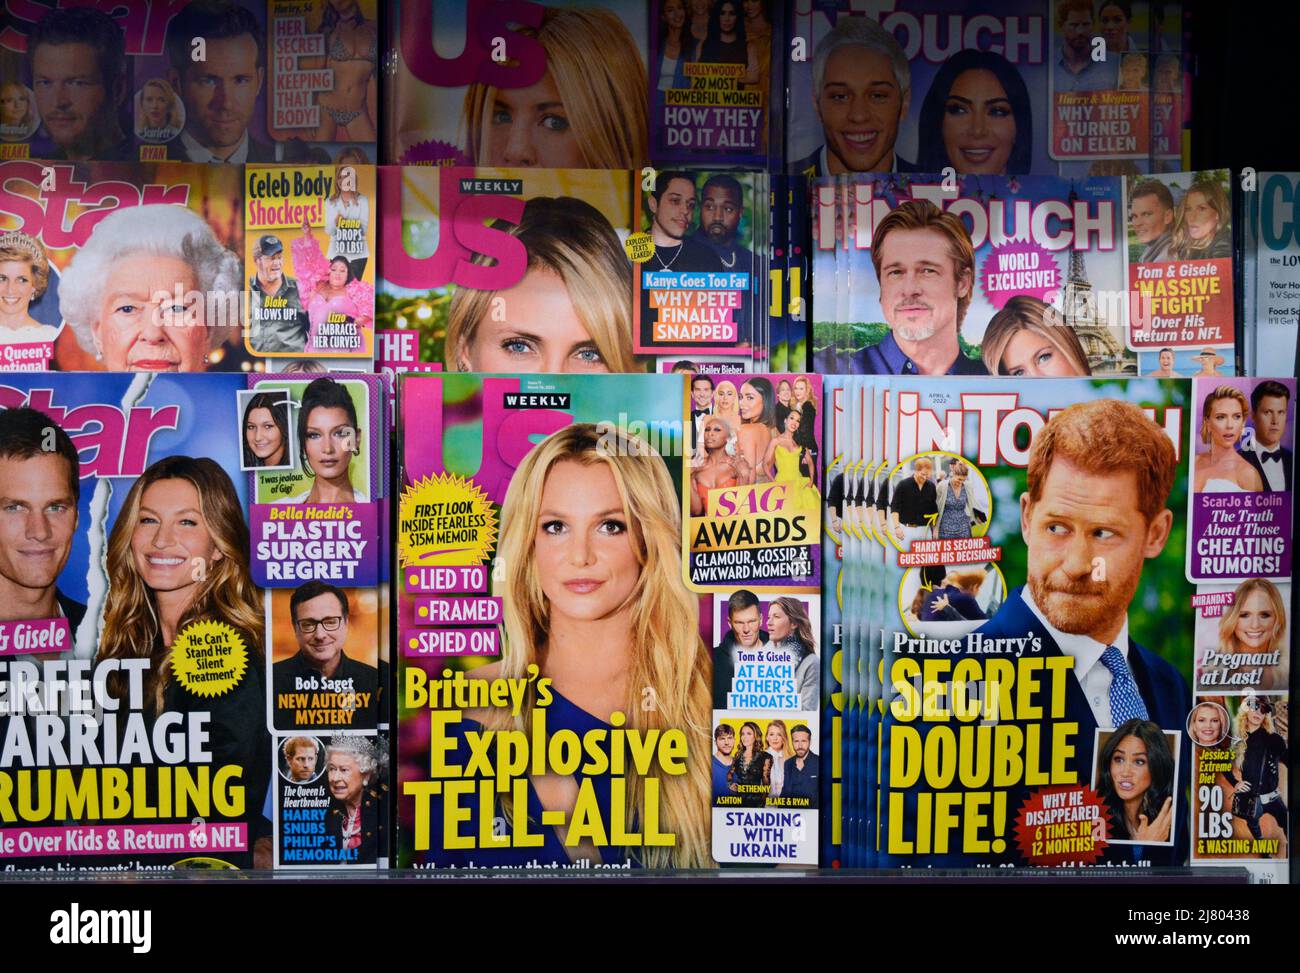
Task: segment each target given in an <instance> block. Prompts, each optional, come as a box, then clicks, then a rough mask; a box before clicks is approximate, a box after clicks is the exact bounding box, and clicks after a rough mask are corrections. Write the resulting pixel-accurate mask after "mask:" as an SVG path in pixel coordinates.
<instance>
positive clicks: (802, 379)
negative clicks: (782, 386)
mask: <svg viewBox="0 0 1300 973" xmlns="http://www.w3.org/2000/svg"><path fill="white" fill-rule="evenodd" d="M800 383H802V384H803V387H804V388H805V389H807V390H808V394H807V396H806V397H805V398H804V400H803V401H804V402H807V403H808V404H809V405H811V406H812V407H813V408H814V409H815V408H817V400H816V398H814V397H813V383H812V379H810V378H809V377H808V376H807V375H800V376H799V377H798V378H796V379H795V380H794V381H793V382H792V383H791V384H790V398H791V399H792V400H793V399H794V387H795V386H796V385H799V384H800ZM802 404H803V403H800V405H802Z"/></svg>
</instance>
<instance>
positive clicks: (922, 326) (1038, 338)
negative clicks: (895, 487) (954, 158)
mask: <svg viewBox="0 0 1300 973" xmlns="http://www.w3.org/2000/svg"><path fill="white" fill-rule="evenodd" d="M814 191H815V199H816V213H815V216H814V224H813V225H814V233H815V236H814V239H813V246H814V257H813V260H814V268H815V274H814V279H813V281H814V295H813V308H814V314H815V318H816V324H815V325H814V334H813V344H814V348H815V349H816V350H815V352H814V363H815V365H816V366H817V368H818V370H819V371H822V372H824V373H834V372H843V373H849V374H892V375H943V374H948V375H984V374H990V373H991V374H994V375H1009V376H1056V377H1062V376H1080V375H1089V374H1093V375H1103V374H1114V375H1119V374H1134V373H1135V371H1136V368H1137V361H1136V358H1137V356H1136V354H1135V353H1133V352H1131V351H1129V350H1128V349H1127V348H1126V347H1125V337H1126V335H1125V324H1126V322H1127V321H1128V316H1129V303H1130V294H1129V289H1128V286H1127V285H1126V282H1125V272H1124V256H1123V252H1122V245H1123V240H1122V231H1123V225H1124V224H1123V222H1122V220H1123V212H1124V211H1123V191H1122V186H1121V183H1120V180H1118V179H1112V178H1103V177H1093V178H1088V179H1077V180H1072V179H1060V178H1056V177H1047V176H1016V177H1010V178H1008V177H1002V176H961V177H952V176H944V175H941V174H937V173H936V174H933V175H923V174H917V175H893V176H866V175H854V176H846V177H842V178H831V179H822V180H819V181H818V182H817V184H816V186H815V190H814ZM845 278H847V279H848V281H849V282H850V286H849V287H843V286H840V285H841V283H842V282H843V281H844V279H845Z"/></svg>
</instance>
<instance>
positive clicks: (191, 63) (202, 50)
mask: <svg viewBox="0 0 1300 973" xmlns="http://www.w3.org/2000/svg"><path fill="white" fill-rule="evenodd" d="M378 7H379V4H378V3H377V2H376V0H179V2H177V0H135V2H132V3H129V4H128V3H123V4H89V5H88V4H69V3H62V2H56V0H16V2H14V3H10V4H6V5H5V12H6V13H7V14H8V16H7V17H6V19H5V22H4V29H3V30H2V31H0V103H2V104H3V106H4V107H3V110H2V111H0V158H5V159H50V160H55V159H58V160H68V161H87V160H99V161H104V162H109V161H119V162H126V161H139V162H162V161H171V162H202V163H209V162H226V163H232V164H238V165H242V164H244V163H265V162H282V163H285V164H289V165H294V164H303V163H324V164H330V163H336V162H337V163H345V162H350V163H353V164H356V163H365V162H374V161H375V149H376V138H377V132H378V117H379V116H378V101H379V34H378V23H377V20H376V15H377V13H378Z"/></svg>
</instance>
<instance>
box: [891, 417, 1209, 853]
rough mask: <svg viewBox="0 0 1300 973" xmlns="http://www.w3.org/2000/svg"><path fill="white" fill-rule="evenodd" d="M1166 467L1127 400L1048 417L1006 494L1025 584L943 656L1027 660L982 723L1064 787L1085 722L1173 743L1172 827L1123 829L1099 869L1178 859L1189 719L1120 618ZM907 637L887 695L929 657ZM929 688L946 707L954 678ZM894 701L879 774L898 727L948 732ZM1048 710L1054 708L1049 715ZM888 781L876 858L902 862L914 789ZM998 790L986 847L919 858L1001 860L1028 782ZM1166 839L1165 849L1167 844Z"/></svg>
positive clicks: (1154, 522)
mask: <svg viewBox="0 0 1300 973" xmlns="http://www.w3.org/2000/svg"><path fill="white" fill-rule="evenodd" d="M1177 465H1178V463H1177V459H1176V456H1175V453H1174V447H1173V444H1172V443H1171V442H1170V440H1169V437H1168V436H1167V435H1166V434H1165V432H1164V430H1163V429H1161V427H1160V426H1158V425H1156V423H1155V422H1153V421H1152V420H1151V419H1148V418H1147V417H1146V416H1145V415H1144V414H1143V412H1142V410H1141V409H1139V408H1138V407H1137V406H1135V405H1132V404H1130V403H1127V402H1119V401H1116V400H1113V399H1094V400H1092V401H1089V402H1083V403H1078V404H1076V405H1072V406H1070V407H1069V408H1067V409H1065V410H1063V411H1062V412H1060V413H1059V414H1057V415H1056V416H1054V417H1053V418H1052V419H1051V420H1050V421H1049V422H1048V423H1047V424H1046V425H1045V426H1044V427H1043V429H1042V430H1040V431H1039V433H1038V435H1037V436H1036V437H1035V439H1034V443H1033V448H1032V451H1031V453H1030V458H1029V467H1028V470H1027V475H1026V485H1027V489H1026V491H1025V493H1023V494H1022V495H1021V497H1020V529H1021V533H1022V535H1023V536H1024V541H1025V550H1026V554H1027V565H1026V568H1027V570H1026V574H1027V578H1026V580H1027V584H1026V585H1025V586H1024V587H1023V588H1016V589H1015V590H1013V591H1012V592H1010V593H1009V594H1008V596H1007V599H1006V601H1005V602H1003V604H1002V607H1001V608H1000V609H999V610H998V612H997V614H996V615H994V616H993V618H991V619H989V621H988V622H986V623H985V624H984V625H983V626H981V627H980V628H979V629H978V630H977V631H976V632H975V633H973V634H972V635H970V636H967V638H966V639H965V640H964V642H963V643H962V645H960V646H959V647H958V649H957V652H956V654H957V655H958V656H964V657H966V658H973V659H978V660H982V661H983V662H984V665H985V666H986V667H987V666H988V664H989V662H990V661H991V660H993V659H994V658H998V657H1001V658H1000V659H999V662H1000V661H1002V660H1003V659H1005V660H1009V661H1011V663H1012V665H1015V664H1016V663H1015V660H1016V659H1017V658H1019V659H1022V660H1023V659H1025V658H1029V659H1034V658H1035V657H1036V656H1039V657H1041V661H1042V663H1043V664H1044V668H1042V669H1039V670H1037V675H1036V676H1033V677H1032V678H1033V679H1034V680H1035V682H1033V683H1031V684H1029V685H1024V684H1022V683H1021V682H1017V684H1016V685H1015V688H1014V690H1013V689H1011V688H1010V687H1007V686H1003V687H1002V692H1001V694H1000V696H1001V697H1002V704H1003V705H1004V706H1005V705H1011V704H1012V703H1013V702H1014V706H1015V707H1016V708H1017V709H1019V710H1021V712H1019V713H1017V714H1016V715H1015V716H1014V717H1007V718H1003V717H1002V716H1001V715H998V716H996V717H995V718H996V719H997V722H998V724H999V729H1001V728H1002V726H1003V725H1004V724H1005V725H1008V726H1012V727H1016V728H1018V729H1019V730H1020V731H1021V732H1023V733H1024V736H1025V737H1026V738H1027V737H1029V736H1030V735H1031V733H1037V734H1038V739H1037V746H1036V747H1035V748H1033V749H1034V752H1024V753H1022V754H1021V756H1022V758H1023V759H1024V760H1025V766H1026V767H1028V766H1029V765H1030V764H1031V763H1032V765H1033V766H1034V767H1038V768H1049V767H1053V766H1059V767H1062V768H1064V769H1065V770H1066V771H1068V772H1071V773H1072V774H1073V775H1074V781H1073V783H1075V784H1078V785H1082V786H1085V787H1086V786H1088V785H1089V783H1090V781H1091V776H1092V766H1093V755H1094V748H1095V741H1096V731H1097V730H1098V729H1099V728H1100V729H1110V728H1113V727H1116V726H1119V725H1120V724H1121V723H1124V722H1125V721H1126V720H1129V719H1143V720H1149V721H1151V722H1154V723H1156V724H1157V725H1158V726H1159V727H1160V728H1161V729H1162V730H1171V731H1177V732H1178V735H1179V738H1180V739H1181V740H1182V741H1183V743H1182V754H1181V757H1180V759H1179V765H1178V780H1179V783H1178V789H1177V791H1176V793H1177V794H1178V795H1179V798H1178V801H1177V810H1176V816H1175V817H1174V819H1173V826H1172V827H1173V830H1172V832H1169V833H1165V834H1163V835H1160V834H1154V833H1150V834H1146V835H1140V834H1139V835H1134V836H1133V837H1134V839H1135V840H1136V841H1137V842H1138V845H1139V847H1137V848H1135V847H1133V846H1120V845H1113V844H1112V845H1110V846H1109V847H1108V848H1107V849H1106V852H1105V859H1106V860H1107V861H1112V860H1113V861H1116V862H1118V861H1124V860H1127V861H1129V862H1132V861H1133V860H1134V858H1142V859H1145V860H1148V861H1150V862H1151V863H1152V864H1170V865H1172V864H1179V863H1180V862H1182V861H1183V860H1185V853H1186V850H1187V838H1186V835H1187V834H1188V830H1187V829H1188V820H1189V818H1188V809H1187V802H1186V800H1185V799H1184V795H1185V794H1186V793H1187V791H1188V789H1189V787H1190V777H1189V767H1190V763H1191V754H1190V750H1189V748H1188V745H1187V736H1186V734H1185V733H1183V730H1184V727H1185V725H1186V720H1187V715H1188V713H1189V712H1190V711H1191V704H1192V699H1191V689H1190V688H1189V686H1188V684H1187V680H1186V679H1185V678H1184V677H1183V675H1182V673H1180V672H1179V671H1178V669H1176V668H1175V667H1174V666H1173V665H1172V664H1170V663H1169V662H1167V661H1166V660H1165V659H1163V658H1162V657H1161V656H1160V655H1159V654H1157V653H1156V652H1153V651H1151V650H1150V649H1147V648H1145V647H1143V646H1141V645H1139V644H1138V643H1137V642H1136V641H1134V640H1133V638H1132V637H1131V635H1130V634H1129V619H1128V608H1129V605H1130V603H1131V602H1132V600H1133V598H1134V596H1135V595H1136V594H1137V590H1138V586H1139V583H1140V582H1141V580H1142V567H1143V565H1144V563H1145V562H1146V560H1147V559H1149V558H1153V557H1157V556H1159V555H1160V553H1161V551H1162V550H1163V549H1164V546H1165V543H1166V541H1168V539H1169V533H1170V530H1171V529H1172V527H1173V521H1174V515H1173V512H1172V511H1171V510H1169V509H1168V508H1167V506H1166V504H1167V502H1168V498H1169V492H1170V490H1171V489H1172V487H1173V481H1174V476H1175V475H1176V472H1177ZM907 643H908V640H907V638H906V633H902V634H901V635H899V636H897V637H896V639H895V646H894V652H895V654H894V656H893V659H894V666H895V667H897V668H898V672H896V673H891V675H890V677H889V679H890V682H891V684H892V685H894V686H896V687H897V686H899V684H900V681H901V682H903V683H904V684H906V683H907V682H908V680H907V679H906V678H905V676H904V674H905V673H906V671H907V670H906V668H905V667H906V665H908V664H913V663H917V662H921V661H929V658H930V657H928V656H926V657H923V658H922V659H911V658H908V657H907V656H906V655H904V654H902V653H904V652H906V651H907ZM1017 652H1019V653H1020V655H1017ZM1063 657H1064V658H1063ZM900 661H901V662H902V663H903V665H899V663H900ZM955 664H956V660H954V665H955ZM1053 666H1055V667H1056V668H1055V669H1053V668H1052V667H1053ZM1062 667H1064V668H1065V669H1066V670H1067V672H1066V673H1065V674H1063V675H1062V677H1061V679H1062V681H1063V689H1064V692H1063V698H1062V694H1061V693H1060V689H1061V688H1062V686H1061V685H1059V684H1056V683H1055V681H1054V680H1053V679H1052V678H1051V673H1053V672H1059V671H1060V669H1061V668H1062ZM968 678H969V676H968ZM1022 679H1023V675H1022ZM939 685H940V686H941V687H942V689H941V691H942V693H943V695H942V696H939V697H937V698H939V699H940V700H941V701H943V700H948V699H953V700H954V703H953V708H954V709H955V708H956V702H955V700H956V697H955V696H953V695H952V691H953V689H954V688H956V687H955V684H953V683H951V682H948V681H946V680H942V679H940V680H939ZM1054 685H1055V686H1056V689H1055V691H1054V689H1053V686H1054ZM909 688H910V687H909ZM979 688H983V689H984V690H985V691H986V692H985V697H988V696H990V695H991V693H990V691H989V686H988V684H987V683H985V684H984V685H983V686H982V687H979ZM925 690H926V693H927V695H933V694H934V692H935V687H934V686H931V685H929V684H927V686H926V687H925ZM976 692H977V688H976V687H972V686H969V685H968V686H966V687H965V693H964V694H963V695H966V697H967V698H979V697H976V695H975V694H976ZM1012 694H1015V695H1014V699H1013V698H1012ZM906 699H907V696H906V694H905V693H904V694H901V695H900V696H899V697H898V698H897V699H896V700H895V701H894V703H893V704H892V705H891V706H890V708H889V710H888V711H887V713H886V717H885V723H884V726H883V728H882V730H881V736H880V739H881V748H882V754H881V758H882V759H881V764H880V765H881V766H882V767H885V768H889V767H890V766H891V763H890V749H891V743H892V740H893V733H894V732H895V731H896V730H897V728H898V726H899V725H900V724H903V723H907V724H909V725H910V726H912V727H914V728H915V729H916V730H918V731H919V732H920V733H921V734H923V735H924V734H926V733H928V732H930V731H932V730H933V729H934V728H935V727H945V728H950V727H951V724H945V723H942V722H930V723H927V722H926V721H924V720H923V719H913V718H912V714H909V713H908V712H907V709H906V705H905V701H906ZM1033 707H1037V712H1034V711H1033ZM1062 709H1063V713H1061V712H1060V710H1062ZM1053 710H1057V713H1056V714H1055V718H1054V714H1053ZM1022 714H1023V715H1022ZM1058 748H1059V749H1058ZM889 785H890V781H889V774H888V772H886V773H884V774H883V776H882V781H881V787H882V791H883V793H882V799H881V808H882V828H881V834H882V835H884V836H886V837H885V838H883V839H882V845H883V846H884V852H883V854H882V856H881V859H882V860H881V861H880V862H879V864H881V865H882V866H883V865H887V864H901V863H903V862H911V863H913V864H915V863H917V858H916V856H915V854H914V851H915V849H911V850H910V851H911V852H913V853H909V849H908V848H907V847H906V842H907V840H908V839H909V838H911V837H914V836H916V834H917V830H916V829H917V821H918V817H917V797H918V795H917V790H918V789H919V788H917V787H914V786H913V787H904V786H896V787H893V788H891V787H890V786H889ZM961 789H962V786H961V784H960V783H959V782H954V783H953V784H951V785H950V786H949V787H947V788H946V789H945V788H934V790H935V791H937V792H939V796H943V792H944V791H947V792H955V791H960V790H961ZM1001 789H1002V790H1004V791H1005V792H1006V794H1007V809H1008V813H1007V820H1006V822H1005V823H1006V831H1005V832H1003V833H1001V834H996V835H995V834H987V835H986V837H988V838H989V839H990V845H989V847H988V850H987V851H985V852H983V853H981V854H978V855H977V854H973V853H968V852H965V851H962V850H961V842H962V838H961V837H960V836H959V837H957V838H955V839H954V841H953V842H952V843H950V844H949V845H948V847H947V849H946V851H945V849H942V848H940V849H936V853H934V854H930V855H927V856H926V858H925V863H926V864H936V865H938V864H944V865H968V864H973V863H974V862H975V861H980V862H982V863H986V864H987V863H990V862H993V861H997V860H1015V859H1016V857H1017V856H1014V855H1012V853H1011V850H1012V848H1014V847H1015V845H1016V840H1015V835H1014V834H1013V833H1012V827H1011V825H1012V823H1013V822H1014V820H1015V816H1016V814H1017V813H1018V812H1019V809H1020V807H1021V805H1022V804H1023V802H1024V800H1025V799H1026V798H1027V797H1028V795H1029V792H1030V790H1031V789H1032V788H1031V787H1030V786H1029V785H1028V784H1025V783H1014V782H1013V783H1011V784H1009V786H1007V787H1005V788H1001ZM984 830H985V831H988V829H987V828H986V829H984ZM958 834H959V835H960V832H958ZM1143 839H1145V840H1143ZM1170 839H1172V841H1173V844H1167V842H1169V841H1170ZM891 842H896V844H893V845H891ZM954 845H955V846H956V847H954ZM895 855H897V857H894V856H895Z"/></svg>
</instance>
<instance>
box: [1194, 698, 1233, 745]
mask: <svg viewBox="0 0 1300 973" xmlns="http://www.w3.org/2000/svg"><path fill="white" fill-rule="evenodd" d="M1230 728H1231V720H1230V718H1229V717H1228V711H1227V710H1226V709H1224V708H1223V706H1222V704H1220V703H1215V702H1213V701H1210V700H1205V701H1203V702H1200V703H1197V704H1196V705H1195V706H1193V707H1192V711H1191V712H1190V713H1188V714H1187V735H1188V736H1189V737H1191V738H1192V742H1193V743H1195V744H1196V745H1197V746H1198V747H1217V746H1218V745H1219V744H1220V743H1222V742H1223V741H1224V740H1226V739H1227V738H1228V732H1229V730H1230Z"/></svg>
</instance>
